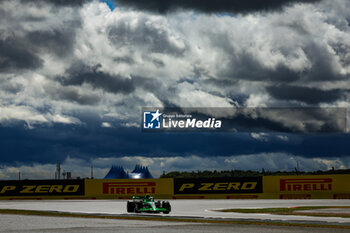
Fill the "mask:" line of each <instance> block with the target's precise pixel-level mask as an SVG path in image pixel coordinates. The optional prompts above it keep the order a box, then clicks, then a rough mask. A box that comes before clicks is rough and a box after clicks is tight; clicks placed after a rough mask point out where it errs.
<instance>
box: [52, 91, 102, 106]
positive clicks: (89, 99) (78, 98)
mask: <svg viewBox="0 0 350 233" xmlns="http://www.w3.org/2000/svg"><path fill="white" fill-rule="evenodd" d="M46 91H47V93H48V94H49V95H50V96H51V98H52V99H55V100H67V101H69V102H75V103H78V104H81V105H96V104H98V103H99V102H100V100H101V98H100V97H99V96H98V95H96V94H87V93H80V92H79V91H78V90H76V89H74V88H70V87H62V88H58V89H57V88H47V90H46Z"/></svg>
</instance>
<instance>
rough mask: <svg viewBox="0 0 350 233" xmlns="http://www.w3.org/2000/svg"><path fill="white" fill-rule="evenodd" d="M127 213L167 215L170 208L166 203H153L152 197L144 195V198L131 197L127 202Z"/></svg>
mask: <svg viewBox="0 0 350 233" xmlns="http://www.w3.org/2000/svg"><path fill="white" fill-rule="evenodd" d="M126 209H127V211H128V213H141V212H143V213H161V212H162V213H164V214H169V213H170V211H171V206H170V203H169V202H168V201H154V199H153V197H152V196H150V195H146V196H144V197H138V196H133V197H132V200H130V201H128V204H127V207H126Z"/></svg>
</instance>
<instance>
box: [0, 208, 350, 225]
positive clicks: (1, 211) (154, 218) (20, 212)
mask: <svg viewBox="0 0 350 233" xmlns="http://www.w3.org/2000/svg"><path fill="white" fill-rule="evenodd" d="M0 214H15V215H34V216H51V217H72V218H98V219H117V220H118V219H119V220H142V221H143V220H147V221H168V222H193V223H216V224H246V225H274V226H288V227H316V228H319V227H321V228H340V229H350V226H346V225H330V224H314V223H287V222H271V221H266V222H263V221H248V220H247V221H244V220H232V219H227V220H225V219H223V220H220V219H205V218H179V217H165V216H164V217H163V216H157V215H155V216H143V215H140V216H135V215H130V216H126V215H93V214H79V213H64V212H51V211H38V210H16V209H0Z"/></svg>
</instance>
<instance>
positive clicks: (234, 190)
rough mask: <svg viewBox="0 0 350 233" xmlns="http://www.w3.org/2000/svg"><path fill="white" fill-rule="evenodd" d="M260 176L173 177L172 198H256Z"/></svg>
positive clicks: (261, 188) (259, 186)
mask: <svg viewBox="0 0 350 233" xmlns="http://www.w3.org/2000/svg"><path fill="white" fill-rule="evenodd" d="M262 192H263V184H262V177H228V178H205V179H193V178H192V179H185V178H184V179H174V197H173V198H174V199H197V198H200V199H204V198H214V199H216V198H220V199H221V198H225V199H230V198H249V199H252V198H253V199H254V198H258V197H259V196H258V194H261V193H262Z"/></svg>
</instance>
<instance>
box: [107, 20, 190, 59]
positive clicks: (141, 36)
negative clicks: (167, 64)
mask: <svg viewBox="0 0 350 233" xmlns="http://www.w3.org/2000/svg"><path fill="white" fill-rule="evenodd" d="M148 20H149V19H148V18H143V19H140V20H139V21H138V22H137V24H136V25H134V26H133V27H130V22H128V21H120V22H118V23H116V24H115V25H113V26H110V27H109V28H108V38H109V40H110V41H111V43H112V44H113V45H114V46H115V47H117V48H120V47H129V48H133V49H139V48H142V49H145V50H147V52H151V53H164V54H169V55H173V56H181V55H182V54H183V53H184V52H185V49H184V48H182V47H178V46H176V45H175V44H174V43H172V42H171V39H170V37H171V35H170V33H169V31H167V29H166V28H158V27H157V26H156V24H154V23H152V24H148V23H146V22H147V21H148ZM155 65H156V66H159V65H160V66H161V65H162V63H161V61H160V62H156V63H155Z"/></svg>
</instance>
